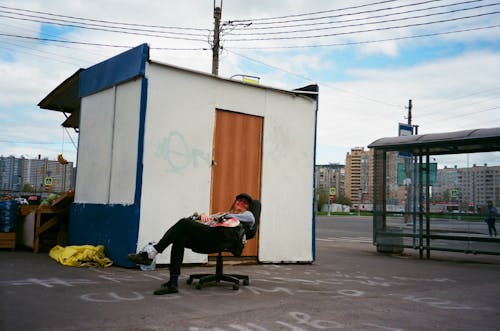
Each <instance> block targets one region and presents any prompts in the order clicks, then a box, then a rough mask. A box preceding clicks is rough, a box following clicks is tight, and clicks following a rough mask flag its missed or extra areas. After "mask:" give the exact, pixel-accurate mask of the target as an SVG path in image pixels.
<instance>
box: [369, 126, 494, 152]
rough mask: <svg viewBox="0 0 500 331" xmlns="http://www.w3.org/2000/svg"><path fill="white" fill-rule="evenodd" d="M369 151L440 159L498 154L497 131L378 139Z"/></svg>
mask: <svg viewBox="0 0 500 331" xmlns="http://www.w3.org/2000/svg"><path fill="white" fill-rule="evenodd" d="M368 147H369V148H374V149H381V150H385V151H401V152H409V153H412V154H414V155H441V154H462V153H479V152H494V151H500V127H497V128H483V129H471V130H463V131H453V132H443V133H430V134H421V135H412V136H399V137H387V138H380V139H377V140H375V141H374V142H372V143H371V144H370V145H368Z"/></svg>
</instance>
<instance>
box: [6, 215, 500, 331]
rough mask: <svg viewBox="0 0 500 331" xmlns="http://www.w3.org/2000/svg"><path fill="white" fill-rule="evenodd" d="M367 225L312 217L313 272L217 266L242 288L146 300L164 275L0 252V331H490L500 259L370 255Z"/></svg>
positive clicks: (499, 313) (499, 292)
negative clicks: (245, 277)
mask: <svg viewBox="0 0 500 331" xmlns="http://www.w3.org/2000/svg"><path fill="white" fill-rule="evenodd" d="M348 222H349V223H348ZM358 226H359V229H358V230H354V231H353V228H356V227H358ZM370 226H371V224H370V222H366V223H365V220H363V219H359V220H358V219H356V218H350V219H345V218H336V217H332V218H327V217H324V218H323V217H319V218H318V225H317V239H318V240H317V260H316V261H315V262H314V263H313V264H300V265H298V264H285V265H283V264H280V265H271V264H265V265H240V266H226V267H225V270H226V272H228V271H232V272H238V273H247V274H249V275H250V277H251V281H250V285H249V286H242V287H241V288H240V290H239V291H233V290H232V289H231V286H224V285H221V286H211V287H207V288H204V289H202V290H196V289H195V288H194V286H188V285H186V284H185V283H184V282H183V283H181V286H180V293H179V294H178V295H169V296H154V295H152V291H153V290H154V289H155V288H156V287H157V286H158V285H159V284H160V283H161V282H162V281H164V280H165V279H166V278H167V277H168V271H167V269H166V268H157V269H156V270H155V271H150V272H142V271H140V270H139V269H125V268H120V267H110V268H101V269H94V268H70V267H65V266H62V265H60V264H58V263H56V262H55V261H53V260H51V259H50V258H49V257H48V255H47V254H42V253H41V254H33V253H31V252H28V251H16V252H8V251H0V268H1V269H0V270H1V273H0V289H1V292H0V300H1V301H0V308H1V310H0V330H9V331H10V330H23V331H24V330H92V331H94V330H99V331H100V330H127V331H130V330H191V331H195V330H212V331H224V330H237V331H242V330H254V331H265V330H294V331H300V330H436V329H439V330H467V331H470V330H498V326H499V325H500V257H496V256H479V255H477V256H469V255H463V254H457V253H446V252H442V253H433V256H432V259H430V260H420V259H419V258H418V254H415V253H414V252H412V251H406V250H405V252H404V253H403V254H402V255H381V254H378V253H377V252H376V250H375V248H374V247H373V245H372V244H371V240H367V238H370V237H371V234H370V230H369V229H370ZM283 244H284V245H286V244H293V243H283ZM205 270H207V268H206V267H202V266H195V267H187V268H184V269H183V271H184V272H185V275H186V274H189V273H194V272H200V271H205ZM210 270H211V269H210Z"/></svg>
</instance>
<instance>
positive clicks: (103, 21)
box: [0, 5, 208, 31]
mask: <svg viewBox="0 0 500 331" xmlns="http://www.w3.org/2000/svg"><path fill="white" fill-rule="evenodd" d="M0 8H5V9H10V10H14V11H21V12H28V13H36V14H42V15H47V16H54V17H63V18H69V19H75V20H82V21H89V22H97V23H105V24H112V25H125V26H134V27H147V28H158V29H172V30H194V31H207V30H208V29H205V28H187V27H178V26H164V25H145V24H136V23H128V22H116V21H106V20H96V19H90V18H82V17H76V16H67V15H59V14H53V13H48V12H41V11H34V10H29V9H22V8H15V7H7V6H1V5H0Z"/></svg>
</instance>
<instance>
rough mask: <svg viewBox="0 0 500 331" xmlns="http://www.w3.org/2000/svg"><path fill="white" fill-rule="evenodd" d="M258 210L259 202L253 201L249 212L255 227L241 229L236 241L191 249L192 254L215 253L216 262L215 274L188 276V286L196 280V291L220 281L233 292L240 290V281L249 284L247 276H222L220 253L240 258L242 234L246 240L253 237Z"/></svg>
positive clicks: (257, 223) (258, 219)
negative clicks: (230, 286)
mask: <svg viewBox="0 0 500 331" xmlns="http://www.w3.org/2000/svg"><path fill="white" fill-rule="evenodd" d="M260 209H261V203H260V201H258V200H253V203H252V207H251V208H250V211H251V212H252V214H253V215H254V217H255V225H254V226H253V227H252V228H248V229H245V227H243V228H242V229H241V232H240V234H239V238H238V240H234V241H227V242H223V243H220V244H219V245H217V247H214V248H212V249H205V248H191V250H192V251H193V252H196V253H201V254H211V253H217V262H216V265H215V274H193V275H189V278H188V280H187V283H188V284H192V283H193V280H194V279H198V283H197V284H196V288H197V289H198V290H200V289H201V288H202V287H203V285H205V284H206V283H211V282H216V283H220V282H221V281H226V282H230V283H233V290H238V289H239V288H240V281H242V282H243V285H248V284H250V280H249V277H248V275H239V274H224V270H223V267H224V260H223V258H222V252H231V253H232V254H233V255H234V256H241V251H242V250H243V243H242V240H243V234H244V235H245V236H246V239H247V240H249V239H252V238H253V237H255V234H256V233H257V229H258V226H259V221H260Z"/></svg>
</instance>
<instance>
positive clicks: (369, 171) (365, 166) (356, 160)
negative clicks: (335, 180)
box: [345, 147, 373, 204]
mask: <svg viewBox="0 0 500 331" xmlns="http://www.w3.org/2000/svg"><path fill="white" fill-rule="evenodd" d="M345 194H346V196H347V197H348V198H349V199H351V202H352V203H353V204H359V203H370V202H371V200H372V197H373V151H371V150H366V151H365V149H364V147H354V148H352V149H351V152H350V153H347V155H346V161H345Z"/></svg>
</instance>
